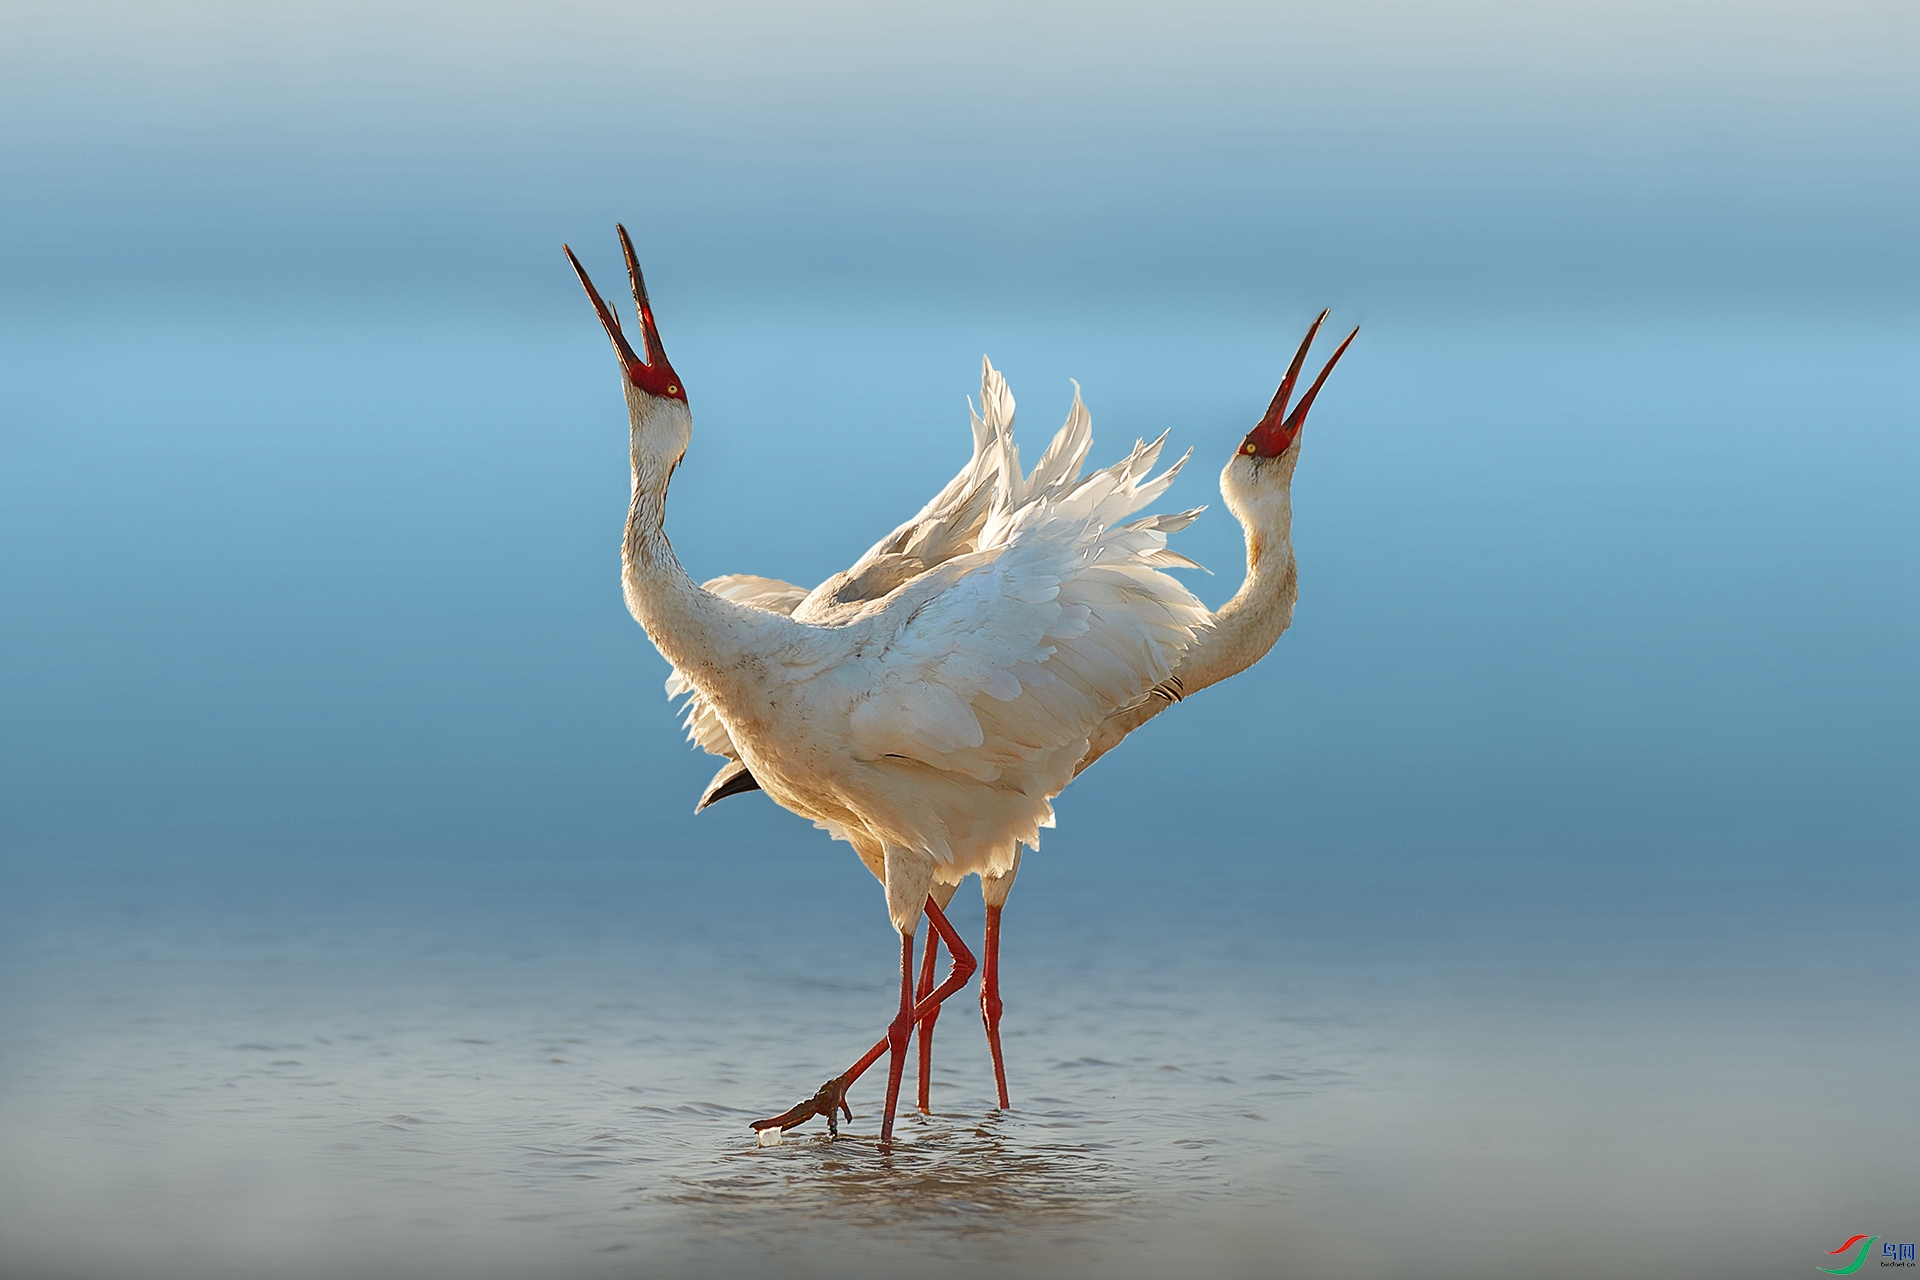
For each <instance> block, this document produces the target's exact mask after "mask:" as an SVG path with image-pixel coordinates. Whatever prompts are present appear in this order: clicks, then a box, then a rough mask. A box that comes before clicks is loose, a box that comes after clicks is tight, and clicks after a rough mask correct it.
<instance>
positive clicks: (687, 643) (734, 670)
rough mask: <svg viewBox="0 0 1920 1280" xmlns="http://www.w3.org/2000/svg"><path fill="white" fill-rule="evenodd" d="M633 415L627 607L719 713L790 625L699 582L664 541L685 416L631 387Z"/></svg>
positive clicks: (623, 562) (675, 404)
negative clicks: (669, 488) (754, 657)
mask: <svg viewBox="0 0 1920 1280" xmlns="http://www.w3.org/2000/svg"><path fill="white" fill-rule="evenodd" d="M628 400H629V406H630V408H631V409H632V417H633V496H632V500H631V501H630V502H629V503H628V506H627V532H626V540H625V542H624V543H623V545H622V547H621V554H620V567H621V582H622V586H623V587H624V590H625V594H626V599H627V610H628V612H630V613H631V614H633V617H634V620H635V621H637V622H638V623H639V624H640V625H641V626H642V627H644V628H646V632H647V637H648V638H649V639H651V640H652V641H653V644H654V647H655V648H657V649H659V650H660V653H661V655H662V656H663V657H665V658H666V660H667V661H668V662H671V663H672V664H673V665H674V666H675V667H677V668H679V670H680V671H681V673H682V674H684V675H685V676H687V678H688V679H690V680H692V681H693V683H694V684H695V686H696V687H698V688H699V689H700V690H701V692H702V693H704V694H706V695H707V696H708V697H709V698H710V699H712V700H713V701H714V703H715V705H716V706H718V707H720V708H721V709H722V711H723V713H724V711H725V709H726V706H727V704H728V702H730V701H733V700H734V699H733V697H732V696H730V695H734V694H736V693H737V692H739V691H740V689H741V686H742V685H743V680H742V676H743V674H744V673H747V672H750V671H754V670H757V669H759V666H760V664H758V663H754V662H751V661H749V660H748V659H750V658H751V656H752V655H754V654H755V653H763V652H765V651H766V650H767V649H769V648H771V647H774V646H776V645H778V644H779V643H780V642H781V640H782V638H783V635H782V634H780V633H782V632H784V631H786V630H791V629H792V628H793V627H794V626H795V624H794V623H792V622H789V621H788V620H787V619H785V618H780V617H778V616H776V615H774V614H770V613H767V612H766V611H764V610H760V609H749V608H746V607H745V606H743V605H737V604H734V603H732V602H730V601H727V600H722V599H721V598H720V597H718V596H716V595H714V594H712V593H711V592H709V591H706V590H704V589H702V588H701V587H700V586H698V585H697V584H696V583H695V582H694V581H693V579H692V578H691V577H689V576H688V575H687V571H686V569H684V568H683V567H681V564H680V558H679V557H678V556H676V555H675V554H674V553H673V544H672V543H670V542H668V541H667V534H666V528H665V523H666V513H667V485H668V483H669V482H670V481H671V480H672V478H673V470H674V468H675V467H676V466H678V465H679V462H680V457H681V455H682V453H683V452H684V451H685V448H686V441H687V437H688V435H689V428H690V425H691V420H690V418H689V417H688V415H687V412H686V406H685V405H684V404H683V403H681V402H679V401H664V402H663V401H659V400H656V399H654V398H653V397H644V398H642V397H641V396H640V395H639V393H635V392H632V391H630V392H629V394H628ZM636 401H638V403H636Z"/></svg>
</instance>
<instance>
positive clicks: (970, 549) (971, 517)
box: [569, 230, 1208, 1141]
mask: <svg viewBox="0 0 1920 1280" xmlns="http://www.w3.org/2000/svg"><path fill="white" fill-rule="evenodd" d="M621 240H622V245H623V248H624V249H625V250H626V254H627V264H628V269H629V273H630V276H631V279H632V283H633V290H634V299H635V303H636V306H637V308H638V311H639V316H640V322H641V334H642V337H643V339H644V342H645V346H646V349H647V358H646V359H645V360H642V359H640V357H639V356H638V355H636V354H635V353H634V351H633V350H632V348H631V346H630V345H629V344H628V343H627V341H626V339H625V338H624V336H623V335H622V333H621V330H620V325H619V322H618V320H617V319H616V318H615V317H614V315H613V313H612V312H610V311H609V310H608V308H607V307H606V305H605V304H604V302H602V301H601V299H600V297H599V294H598V293H597V291H595V290H594V289H593V287H592V284H591V282H590V281H588V280H587V277H586V273H585V271H584V270H580V268H579V263H578V261H577V260H575V262H574V266H575V268H576V270H580V276H581V280H582V283H583V284H585V285H586V287H587V289H588V292H589V294H590V295H591V296H592V298H593V301H594V304H595V307H596V310H597V311H598V312H599V314H600V318H601V321H602V323H603V325H604V326H605V327H606V329H607V332H608V336H609V337H610V338H611V339H612V340H613V343H614V346H615V349H616V352H617V353H618V354H619V356H620V358H621V363H622V368H623V372H624V373H625V375H626V376H625V380H624V383H623V389H624V393H625V397H626V401H627V407H628V415H629V419H630V426H631V463H632V496H631V501H630V504H629V509H628V519H627V529H626V537H625V542H624V546H623V554H622V581H623V586H624V590H625V595H626V601H627V606H628V609H629V610H630V612H631V613H632V614H633V616H634V618H635V619H636V620H637V621H638V622H639V623H640V625H641V626H642V627H643V628H645V630H646V632H647V635H648V636H649V638H651V639H652V641H653V643H654V645H655V646H656V647H657V648H658V649H659V651H660V653H661V654H662V655H663V656H664V657H665V658H666V659H667V661H668V662H669V663H671V664H672V666H673V668H674V670H675V672H676V673H678V675H679V677H680V678H681V679H682V680H684V681H685V682H686V684H687V685H689V686H690V688H691V691H692V692H693V693H694V694H696V695H697V697H698V698H699V699H700V700H701V701H703V702H704V703H705V705H706V708H707V712H706V714H711V716H712V717H713V719H714V721H715V722H716V723H717V724H718V726H719V727H720V728H721V729H723V730H724V731H725V734H726V737H727V739H728V741H729V743H730V744H731V746H732V747H733V749H734V751H735V753H736V754H737V757H738V759H739V761H740V763H741V764H743V765H744V766H746V768H748V769H749V770H751V771H752V774H753V777H754V778H755V779H756V780H757V781H758V782H759V785H760V786H761V788H762V789H764V790H765V791H766V792H767V794H768V795H769V796H770V797H771V798H772V799H774V800H775V801H776V802H777V803H779V804H780V805H782V806H783V807H785V808H788V809H790V810H792V811H793V812H795V813H797V814H799V815H801V816H802V817H805V818H808V819H810V820H812V821H813V822H814V823H816V824H817V825H819V826H821V827H823V828H825V829H826V830H827V831H828V832H829V833H831V834H832V835H834V836H835V837H836V838H839V839H843V840H845V841H847V842H848V843H849V844H851V845H852V846H853V848H854V851H855V852H856V853H857V854H858V855H859V857H860V859H861V861H862V862H863V863H864V864H865V865H866V866H867V868H868V869H869V870H870V871H872V872H873V873H874V874H875V875H876V876H877V877H879V878H880V880H881V881H882V883H883V884H884V885H885V888H886V899H887V907H888V913H889V915H890V916H891V918H892V921H893V924H894V927H895V928H896V929H897V930H898V931H899V933H900V935H901V939H902V965H901V981H902V992H901V1006H900V1013H899V1016H898V1017H897V1018H896V1019H895V1020H894V1023H893V1024H892V1025H891V1026H890V1027H889V1029H888V1039H887V1041H886V1042H885V1045H886V1047H889V1048H891V1049H892V1051H893V1061H892V1063H891V1065H890V1071H889V1082H888V1097H887V1107H886V1113H885V1118H884V1120H883V1122H882V1129H881V1136H882V1140H883V1141H885V1140H888V1139H889V1138H890V1136H891V1132H892V1124H893V1108H894V1100H895V1098H896V1096H897V1092H898V1086H899V1080H900V1074H901V1069H902V1066H903V1064H904V1058H905V1052H906V1044H907V1037H908V1035H909V1034H910V1032H911V1030H912V1028H913V1027H914V1025H916V1022H917V1019H918V1016H919V1015H920V1010H919V1008H918V1002H917V1001H916V999H915V995H914V985H913V978H914V964H913V956H914V944H913V936H914V930H915V926H916V925H917V923H918V920H919V917H920V915H921V914H922V912H923V910H924V911H926V912H927V913H928V914H929V916H930V918H932V919H933V920H934V921H935V924H936V927H941V926H944V925H945V922H944V916H942V915H940V914H939V908H938V907H937V905H936V904H935V903H934V902H933V901H932V900H931V899H930V898H929V890H930V889H931V888H932V887H933V885H934V883H935V880H936V876H937V877H938V878H940V879H942V880H945V881H947V882H949V883H953V882H957V881H958V880H959V879H960V878H962V877H964V876H966V875H968V874H980V875H982V876H984V877H993V876H996V875H1001V876H1004V875H1005V874H1006V873H1008V872H1010V871H1011V870H1012V869H1013V866H1014V860H1015V857H1016V854H1017V851H1018V850H1019V849H1020V848H1021V847H1022V846H1023V845H1025V846H1032V845H1035V844H1037V842H1038V839H1039V831H1040V829H1041V828H1042V827H1043V826H1049V825H1051V823H1052V816H1053V815H1052V806H1051V800H1052V797H1053V796H1054V795H1056V794H1057V793H1058V792H1059V791H1060V790H1061V789H1062V788H1063V787H1065V786H1066V785H1067V783H1068V782H1069V781H1071V779H1072V777H1073V774H1074V770H1075V767H1076V766H1077V765H1078V764H1079V762H1080V761H1081V759H1082V758H1084V757H1085V755H1086V753H1087V750H1088V745H1089V741H1090V738H1091V736H1092V734H1093V733H1094V732H1095V730H1096V729H1097V728H1098V727H1099V725H1100V723H1101V722H1102V721H1103V720H1104V719H1105V718H1106V717H1107V716H1108V715H1110V714H1111V713H1113V712H1114V711H1116V710H1119V709H1121V708H1123V707H1127V706H1131V705H1133V704H1134V703H1136V702H1138V701H1139V700H1140V699H1141V698H1143V697H1146V696H1148V694H1149V692H1150V690H1152V689H1153V687H1154V686H1155V685H1157V684H1159V683H1160V682H1162V681H1164V680H1166V679H1167V678H1168V677H1169V676H1171V675H1172V673H1173V668H1174V665H1175V664H1176V663H1177V662H1178V660H1179V658H1180V655H1181V654H1182V653H1183V652H1184V651H1185V650H1186V649H1187V648H1188V647H1189V646H1190V645H1191V644H1192V643H1193V637H1194V635H1195V633H1196V632H1197V631H1198V630H1199V629H1200V628H1202V627H1203V626H1205V625H1206V622H1207V617H1208V615H1207V611H1206V609H1205V607H1204V606H1203V605H1201V604H1200V602H1199V601H1198V600H1196V599H1195V598H1194V597H1193V595H1192V593H1191V592H1189V591H1188V590H1187V589H1186V588H1185V587H1184V586H1182V585H1181V584H1180V583H1179V582H1178V581H1176V580H1175V579H1173V578H1171V577H1169V576H1168V575H1167V574H1165V573H1164V572H1162V571H1161V569H1160V568H1159V567H1158V566H1159V564H1161V563H1165V562H1166V560H1165V557H1166V536H1167V532H1168V531H1169V526H1170V525H1171V526H1172V527H1178V526H1179V525H1181V524H1184V522H1185V519H1187V518H1190V517H1185V518H1182V517H1164V518H1163V517H1151V516H1150V517H1145V518H1136V513H1137V512H1138V511H1139V509H1140V508H1141V507H1142V506H1144V505H1146V504H1147V503H1149V502H1151V501H1152V500H1153V499H1155V498H1156V497H1158V496H1159V495H1160V494H1161V493H1162V492H1164V491H1165V489H1166V487H1167V485H1168V484H1169V483H1171V480H1172V478H1173V474H1174V472H1175V471H1176V470H1177V468H1170V469H1169V470H1167V471H1165V472H1162V473H1161V474H1160V475H1159V476H1151V474H1150V473H1151V471H1152V468H1153V465H1154V463H1155V461H1156V460H1157V457H1158V454H1159V451H1160V446H1159V443H1158V442H1156V443H1154V444H1152V445H1144V444H1143V445H1139V446H1137V447H1136V448H1135V449H1134V450H1133V452H1132V453H1131V454H1130V455H1129V456H1128V457H1127V458H1125V459H1123V460H1122V461H1121V462H1119V463H1117V464H1115V465H1113V466H1111V467H1108V468H1105V469H1103V470H1101V471H1097V472H1095V473H1094V474H1093V475H1091V476H1088V477H1087V478H1085V479H1084V480H1080V479H1077V474H1078V470H1079V463H1080V460H1081V458H1083V457H1084V456H1085V446H1084V444H1076V443H1075V441H1076V440H1078V439H1079V437H1080V436H1083V435H1084V434H1085V429H1084V423H1082V426H1081V427H1080V428H1079V429H1078V430H1076V427H1075V422H1074V420H1072V419H1070V420H1069V423H1068V427H1067V428H1066V429H1063V431H1062V432H1061V434H1060V436H1059V437H1057V438H1056V445H1057V446H1059V447H1060V452H1059V454H1058V455H1057V456H1056V455H1055V454H1054V453H1053V452H1052V451H1050V453H1049V457H1048V458H1043V459H1042V462H1041V464H1040V466H1039V467H1037V468H1036V470H1035V473H1034V475H1033V476H1022V474H1021V472H1020V469H1019V464H1018V460H1017V456H1016V455H1015V454H1014V453H1013V448H1012V441H1011V437H1010V432H1006V431H1002V432H999V433H998V436H997V446H998V450H999V456H998V458H997V460H996V461H995V462H994V463H993V466H992V477H991V480H992V482H991V485H988V484H987V478H986V477H985V476H984V475H983V476H977V477H974V478H973V479H974V480H977V481H978V483H977V484H970V483H968V482H967V481H968V478H967V477H965V476H963V477H959V478H956V485H959V486H960V488H961V489H962V490H965V491H966V492H963V493H956V494H955V495H952V496H953V497H954V498H955V499H956V500H957V503H958V505H957V507H956V508H955V510H954V511H953V513H952V518H951V520H950V521H949V522H948V524H950V525H951V529H949V530H948V532H947V533H944V534H941V535H940V536H939V537H937V538H934V537H923V538H922V539H921V541H920V542H919V543H915V542H913V540H912V539H908V540H907V541H906V542H903V543H901V544H900V545H899V546H894V547H890V546H888V545H887V544H886V543H885V542H883V544H882V545H881V546H879V547H876V548H875V550H874V552H872V553H869V556H868V557H863V560H862V562H860V563H859V564H856V565H855V566H854V568H853V569H852V570H850V571H849V573H848V574H847V575H839V576H838V580H829V582H828V583H827V584H823V585H822V587H821V588H820V589H818V590H816V591H815V592H812V593H809V595H808V596H807V597H805V598H804V599H802V600H801V601H799V602H798V603H797V604H796V605H795V607H794V609H793V611H792V613H791V614H790V615H783V614H781V613H779V612H777V611H774V610H770V609H766V608H761V607H757V606H756V605H754V604H750V603H744V602H742V601H741V600H738V599H729V598H728V597H727V596H726V595H723V594H719V593H716V592H714V591H709V590H706V589H704V588H702V587H701V586H699V585H697V584H695V583H694V582H693V580H692V579H691V578H690V577H689V576H688V575H687V573H686V570H685V569H684V568H683V567H682V566H681V564H680V562H679V560H678V558H677V557H676V556H675V555H674V553H673V548H672V546H671V544H670V542H669V541H668V539H667V535H666V532H665V528H664V523H665V510H666V493H667V486H668V483H669V481H670V479H671V477H672V474H673V470H674V468H675V467H676V466H677V465H678V464H679V462H680V460H681V458H682V457H683V456H684V455H685V452H686V449H687V446H688V444H689V442H690V440H691V437H692V415H691V411H690V410H689V408H688V406H687V399H686V393H685V391H684V389H683V388H682V386H681V385H680V383H679V380H678V377H677V375H676V374H674V372H673V370H672V368H671V366H670V365H669V364H668V363H667V360H666V355H665V351H664V349H663V347H662V346H661V343H660V339H659V333H658V329H657V326H656V325H655V323H654V321H653V316H652V311H651V307H650V305H649V303H648V301H647V297H646V291H645V286H644V284H643V283H642V281H641V276H640V271H639V266H638V263H637V262H636V261H635V259H634V256H633V252H632V246H631V244H630V242H628V241H627V238H626V233H625V231H624V230H622V231H621ZM569 257H571V251H569ZM1076 407H1077V406H1076ZM983 408H985V409H986V411H987V412H988V414H989V415H991V414H992V412H993V410H992V409H991V407H989V406H983ZM1007 410H1008V413H1007V417H1008V419H1009V421H1008V423H1007V426H1008V427H1010V425H1011V423H1010V418H1011V403H1010V399H1009V403H1008V405H1007ZM1079 417H1080V418H1081V419H1084V411H1080V413H1079ZM976 452H977V453H978V452H980V451H979V450H976ZM1069 455H1071V456H1069ZM1069 470H1071V471H1072V472H1073V476H1069V475H1068V471H1069ZM939 501H940V500H939V499H936V502H939ZM942 527H945V526H942ZM922 532H923V533H925V532H926V530H924V529H923V530H922ZM931 542H938V543H939V544H940V545H939V547H938V548H937V549H936V548H932V547H931V546H930V545H928V544H930V543H931ZM923 904H924V905H923ZM942 933H943V936H945V937H946V938H947V940H948V942H949V946H950V948H953V949H954V950H955V956H956V961H958V959H959V956H960V949H959V947H958V945H957V944H958V941H959V940H958V936H957V935H955V934H953V933H951V926H945V927H943V928H942ZM969 959H970V958H969ZM969 972H970V966H969ZM961 980H963V981H964V976H963V977H962V979H961ZM952 982H953V979H952V978H950V979H949V984H948V985H950V984H951V983H952ZM946 989H947V986H946V985H943V988H942V990H943V991H944V990H946ZM932 998H934V1000H935V1003H936V1004H937V1002H938V998H944V997H943V996H940V995H939V994H938V993H936V995H935V997H932ZM878 1051H879V1049H878V1047H877V1048H876V1052H875V1054H874V1055H872V1056H870V1057H869V1058H868V1059H867V1061H869V1062H870V1061H872V1060H873V1058H874V1057H877V1054H878ZM864 1067H865V1064H864V1063H863V1064H861V1065H860V1066H859V1067H858V1068H857V1070H864ZM857 1070H856V1072H849V1073H848V1076H849V1077H850V1076H852V1075H853V1074H856V1073H857ZM847 1083H850V1079H849V1078H847V1077H842V1078H840V1079H839V1080H837V1081H835V1082H829V1087H828V1088H823V1090H822V1094H821V1095H819V1096H822V1097H825V1098H826V1113H827V1114H828V1115H829V1117H830V1116H831V1114H832V1110H833V1107H834V1106H835V1105H844V1092H845V1087H846V1084H847ZM835 1085H837V1086H838V1087H837V1089H836V1088H834V1086H835ZM829 1093H831V1096H827V1095H829ZM817 1113H818V1108H817V1107H816V1108H814V1109H813V1110H810V1111H809V1112H808V1114H817ZM776 1127H778V1126H776Z"/></svg>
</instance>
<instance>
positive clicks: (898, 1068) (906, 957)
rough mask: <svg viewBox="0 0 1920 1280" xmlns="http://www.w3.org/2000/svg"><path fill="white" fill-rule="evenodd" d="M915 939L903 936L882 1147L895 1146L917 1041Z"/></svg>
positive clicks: (889, 1042) (889, 1043) (890, 1031)
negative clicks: (904, 1079) (910, 1051)
mask: <svg viewBox="0 0 1920 1280" xmlns="http://www.w3.org/2000/svg"><path fill="white" fill-rule="evenodd" d="M914 1013H915V1009H914V1000H913V935H912V934H910V933H903V934H901V935H900V1013H899V1015H898V1016H897V1017H895V1018H894V1020H893V1021H892V1022H891V1023H889V1024H888V1026H887V1048H889V1049H891V1050H892V1051H893V1052H892V1054H891V1055H890V1056H889V1057H888V1060H887V1109H886V1112H885V1114H884V1115H882V1116H881V1118H880V1145H881V1146H883V1147H885V1146H890V1145H891V1144H892V1142H893V1109H894V1107H895V1105H896V1104H898V1103H899V1101H900V1077H901V1075H902V1074H904V1073H905V1071H906V1069H907V1045H908V1044H909V1043H911V1042H912V1040H913V1026H914V1021H913V1019H914Z"/></svg>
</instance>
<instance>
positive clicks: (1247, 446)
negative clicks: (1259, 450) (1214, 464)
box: [1240, 440, 1253, 453]
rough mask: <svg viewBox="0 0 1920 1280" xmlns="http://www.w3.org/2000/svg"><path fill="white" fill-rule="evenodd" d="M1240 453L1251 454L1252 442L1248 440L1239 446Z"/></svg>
mask: <svg viewBox="0 0 1920 1280" xmlns="http://www.w3.org/2000/svg"><path fill="white" fill-rule="evenodd" d="M1240 452H1242V453H1252V452H1253V441H1251V440H1249V441H1247V442H1246V443H1245V444H1243V445H1241V446H1240Z"/></svg>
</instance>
